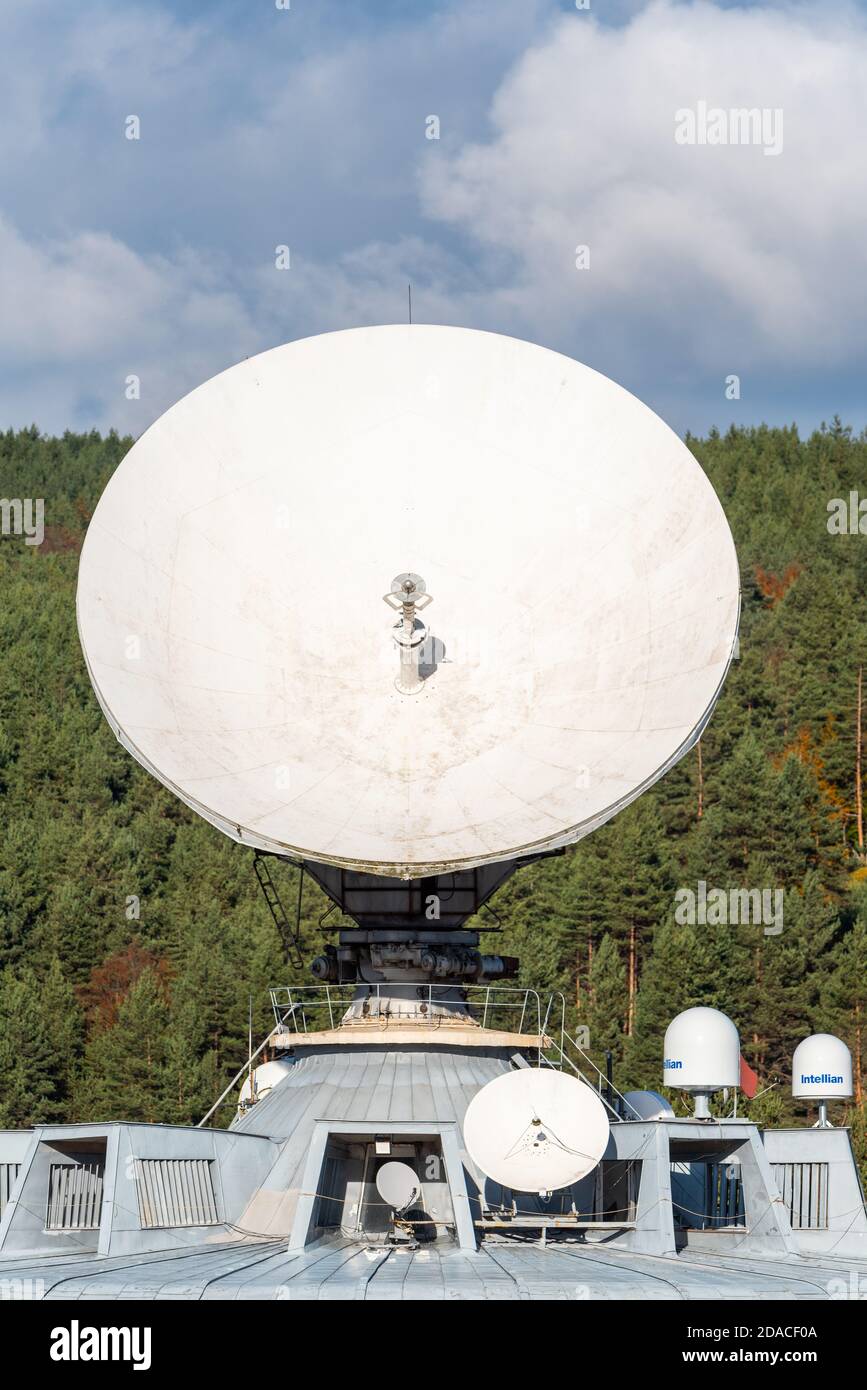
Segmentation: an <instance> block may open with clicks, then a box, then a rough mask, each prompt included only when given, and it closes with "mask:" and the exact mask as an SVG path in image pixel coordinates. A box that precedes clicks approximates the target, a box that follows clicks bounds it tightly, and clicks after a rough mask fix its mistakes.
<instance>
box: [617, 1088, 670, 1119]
mask: <svg viewBox="0 0 867 1390" xmlns="http://www.w3.org/2000/svg"><path fill="white" fill-rule="evenodd" d="M623 1099H624V1100H625V1101H626V1107H625V1113H624V1116H623V1118H624V1119H625V1120H673V1119H674V1111H673V1110H672V1108H671V1106H670V1105H669V1103H668V1101H667V1100H666V1099H665V1096H661V1095H659V1094H658V1093H657V1092H656V1091H625V1092H624V1094H623Z"/></svg>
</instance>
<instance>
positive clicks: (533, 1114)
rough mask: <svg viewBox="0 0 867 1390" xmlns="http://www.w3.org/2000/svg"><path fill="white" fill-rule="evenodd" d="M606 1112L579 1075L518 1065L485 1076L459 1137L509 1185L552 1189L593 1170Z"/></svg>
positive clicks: (601, 1148)
mask: <svg viewBox="0 0 867 1390" xmlns="http://www.w3.org/2000/svg"><path fill="white" fill-rule="evenodd" d="M608 1133H609V1125H608V1116H607V1114H606V1112H605V1106H604V1105H603V1104H602V1102H601V1100H599V1098H598V1096H597V1095H596V1094H595V1093H594V1092H593V1091H592V1090H591V1089H590V1087H589V1086H586V1085H585V1084H584V1083H583V1082H582V1081H576V1080H575V1078H574V1077H571V1076H564V1075H563V1073H562V1072H560V1071H554V1070H550V1069H544V1070H543V1069H542V1068H535V1067H522V1068H521V1069H520V1070H519V1071H513V1072H505V1073H504V1074H503V1075H502V1076H498V1077H496V1079H495V1080H494V1081H489V1082H488V1084H487V1086H483V1087H482V1089H481V1090H480V1091H479V1092H478V1094H477V1095H475V1096H474V1097H473V1099H472V1100H471V1101H470V1104H469V1106H468V1107H467V1113H466V1115H465V1117H464V1141H465V1143H466V1146H467V1151H468V1152H469V1155H470V1158H471V1159H472V1160H473V1162H474V1163H475V1164H476V1166H477V1167H478V1168H480V1169H481V1171H482V1172H483V1173H485V1174H486V1175H487V1176H488V1177H489V1178H491V1179H493V1181H494V1182H496V1183H499V1184H500V1186H501V1187H507V1188H509V1189H510V1190H511V1191H513V1192H539V1193H547V1192H556V1191H557V1190H558V1189H559V1188H561V1187H571V1185H572V1184H573V1183H575V1182H578V1181H579V1180H580V1179H581V1178H583V1177H586V1175H587V1174H588V1173H590V1172H592V1171H593V1169H594V1168H595V1167H596V1165H597V1163H598V1162H599V1160H600V1158H601V1157H602V1155H603V1153H604V1152H605V1149H606V1146H607V1144H608Z"/></svg>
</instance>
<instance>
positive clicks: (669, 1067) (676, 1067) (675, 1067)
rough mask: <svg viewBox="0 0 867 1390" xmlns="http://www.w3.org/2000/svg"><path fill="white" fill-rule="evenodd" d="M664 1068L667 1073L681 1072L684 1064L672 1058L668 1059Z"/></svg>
mask: <svg viewBox="0 0 867 1390" xmlns="http://www.w3.org/2000/svg"><path fill="white" fill-rule="evenodd" d="M663 1066H664V1067H665V1070H666V1071H680V1069H681V1067H682V1066H683V1062H675V1061H674V1060H673V1059H672V1058H671V1057H666V1059H665V1062H664V1063H663Z"/></svg>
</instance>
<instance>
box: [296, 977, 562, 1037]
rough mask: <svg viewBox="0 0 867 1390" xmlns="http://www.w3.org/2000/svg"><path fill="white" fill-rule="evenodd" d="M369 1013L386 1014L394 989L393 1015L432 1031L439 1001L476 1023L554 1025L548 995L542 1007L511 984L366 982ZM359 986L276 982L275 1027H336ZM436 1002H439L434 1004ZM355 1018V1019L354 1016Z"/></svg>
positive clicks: (536, 1029)
mask: <svg viewBox="0 0 867 1390" xmlns="http://www.w3.org/2000/svg"><path fill="white" fill-rule="evenodd" d="M363 988H364V989H365V990H367V991H368V993H367V1000H368V1004H369V1015H370V1017H371V1018H376V1017H387V1016H388V1013H389V1007H388V1006H389V1002H390V1001H391V1000H393V999H394V998H395V994H396V990H398V989H399V991H400V994H399V999H398V1002H397V1003H396V1006H395V1009H394V1016H395V1019H396V1020H397V1019H399V1020H400V1021H401V1022H411V1023H412V1025H413V1026H414V1027H416V1026H417V1027H420V1028H430V1029H431V1031H434V1030H436V1029H438V1028H440V1027H442V1025H443V1021H444V1014H443V1008H442V1006H445V1005H446V1004H453V1005H456V1006H458V1007H461V1008H463V1009H465V1010H466V1013H467V1014H468V1015H469V1017H470V1018H471V1019H472V1021H473V1023H475V1024H478V1025H479V1027H481V1028H491V1029H500V1030H502V1031H503V1032H509V1033H532V1034H534V1035H535V1036H541V1035H542V1034H543V1033H545V1031H546V1029H547V1028H548V1027H550V1026H552V1024H551V1020H552V1014H553V1017H554V1020H555V1023H554V1026H555V1027H556V1028H557V1030H558V1031H559V1030H560V1028H561V1027H562V1021H563V1020H562V1019H561V1020H559V1021H557V1017H556V1016H557V1012H558V1011H557V1009H556V1008H554V1009H553V1010H552V1004H551V1001H550V1000H549V1001H548V1003H547V1006H546V1007H545V1009H544V1010H543V1007H542V999H541V996H540V995H539V992H538V990H535V989H525V988H521V987H518V986H511V985H464V984H461V985H454V984H439V985H433V984H409V985H403V984H401V985H399V986H395V985H394V984H383V985H376V984H373V985H366V986H364V987H363ZM358 991H359V987H358V985H355V984H349V985H277V986H275V987H273V988H272V989H271V991H270V995H271V1007H272V1009H273V1011H274V1025H275V1029H276V1030H277V1031H278V1032H281V1033H287V1032H291V1033H308V1032H309V1033H318V1032H322V1031H325V1030H328V1031H333V1030H334V1029H336V1028H339V1026H340V1024H341V1023H342V1022H343V1019H344V1016H345V1015H346V1013H347V1012H348V1010H349V1009H350V1008H351V1006H352V1005H353V1004H354V1003H356V1002H357V999H358ZM438 1006H439V1007H438ZM359 1021H360V1020H359Z"/></svg>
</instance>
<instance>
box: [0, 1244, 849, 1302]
mask: <svg viewBox="0 0 867 1390" xmlns="http://www.w3.org/2000/svg"><path fill="white" fill-rule="evenodd" d="M2 1271H3V1278H4V1279H6V1280H16V1281H27V1280H30V1281H32V1296H34V1297H45V1298H48V1299H165V1298H171V1299H177V1298H185V1299H194V1300H195V1299H209V1300H210V1299H226V1300H230V1301H236V1300H239V1299H287V1300H293V1301H294V1300H299V1299H301V1300H310V1299H316V1300H319V1299H322V1300H329V1301H330V1300H342V1299H353V1300H356V1299H370V1300H395V1299H398V1300H400V1299H412V1300H423V1301H428V1300H435V1301H438V1300H441V1299H449V1300H452V1299H474V1300H481V1299H485V1300H490V1299H493V1300H498V1299H538V1298H544V1299H552V1298H556V1299H575V1300H585V1299H589V1300H595V1299H618V1300H620V1299H664V1300H679V1299H738V1300H742V1299H759V1300H764V1299H780V1298H786V1299H790V1298H794V1299H826V1298H830V1297H832V1296H834V1295H833V1289H834V1283H833V1281H835V1280H837V1281H839V1280H841V1279H843V1280H846V1281H848V1280H849V1279H850V1277H851V1272H852V1271H855V1272H857V1273H860V1275H861V1277H862V1279H863V1278H864V1277H867V1265H861V1266H860V1267H858V1266H856V1265H855V1264H854V1263H853V1262H852V1261H848V1260H831V1259H812V1258H807V1257H800V1258H797V1259H792V1260H780V1259H762V1258H755V1257H751V1258H744V1257H741V1256H738V1255H732V1254H725V1255H724V1254H719V1255H714V1254H712V1253H705V1252H704V1251H702V1252H701V1253H700V1254H698V1253H695V1254H693V1253H684V1254H681V1255H678V1256H668V1257H666V1256H655V1255H642V1254H637V1253H636V1252H634V1251H629V1252H627V1251H617V1250H613V1249H612V1248H611V1247H610V1246H604V1247H602V1248H597V1247H593V1246H586V1245H579V1244H571V1243H570V1244H563V1243H558V1244H557V1245H549V1246H548V1247H547V1248H545V1249H543V1248H540V1247H539V1246H538V1245H532V1244H525V1243H520V1242H515V1241H511V1240H503V1241H502V1242H497V1243H490V1242H488V1243H486V1244H485V1245H484V1246H483V1247H482V1248H481V1249H480V1250H478V1251H476V1252H471V1251H462V1250H460V1249H458V1248H456V1247H452V1246H448V1247H443V1248H442V1249H440V1248H431V1247H428V1248H426V1249H421V1250H417V1251H409V1250H401V1249H386V1248H383V1247H372V1246H370V1245H367V1244H365V1243H361V1242H358V1241H351V1240H347V1239H344V1238H341V1237H336V1238H332V1239H328V1240H323V1241H319V1242H317V1243H316V1244H314V1245H311V1246H308V1247H307V1249H305V1250H304V1251H303V1252H297V1253H290V1252H288V1251H287V1249H286V1244H285V1241H279V1242H278V1241H266V1242H256V1241H247V1242H244V1241H239V1242H235V1243H232V1244H228V1245H227V1244H221V1245H213V1246H205V1247H203V1246H201V1245H199V1246H196V1247H190V1248H189V1249H187V1250H175V1251H172V1252H171V1253H154V1254H149V1255H136V1256H125V1257H120V1256H119V1257H117V1258H116V1259H100V1260H97V1259H96V1258H89V1257H86V1256H81V1257H78V1256H67V1257H65V1258H63V1259H56V1258H55V1259H43V1260H34V1259H32V1258H31V1259H29V1260H28V1259H22V1260H4V1261H3V1265H2ZM25 1296H26V1294H25Z"/></svg>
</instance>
